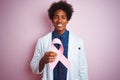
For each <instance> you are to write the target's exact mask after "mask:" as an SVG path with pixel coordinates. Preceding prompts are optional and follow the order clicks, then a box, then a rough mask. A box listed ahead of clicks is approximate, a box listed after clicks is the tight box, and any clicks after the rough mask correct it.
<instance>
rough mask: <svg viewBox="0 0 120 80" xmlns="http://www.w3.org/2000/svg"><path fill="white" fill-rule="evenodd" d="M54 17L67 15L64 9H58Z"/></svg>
mask: <svg viewBox="0 0 120 80" xmlns="http://www.w3.org/2000/svg"><path fill="white" fill-rule="evenodd" d="M54 15H66V12H65V11H64V10H62V9H58V10H56V11H55V12H54Z"/></svg>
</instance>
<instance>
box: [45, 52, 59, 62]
mask: <svg viewBox="0 0 120 80" xmlns="http://www.w3.org/2000/svg"><path fill="white" fill-rule="evenodd" d="M56 56H57V53H55V52H52V51H50V52H46V53H45V55H44V57H43V61H44V63H45V64H47V63H50V62H53V61H55V59H56Z"/></svg>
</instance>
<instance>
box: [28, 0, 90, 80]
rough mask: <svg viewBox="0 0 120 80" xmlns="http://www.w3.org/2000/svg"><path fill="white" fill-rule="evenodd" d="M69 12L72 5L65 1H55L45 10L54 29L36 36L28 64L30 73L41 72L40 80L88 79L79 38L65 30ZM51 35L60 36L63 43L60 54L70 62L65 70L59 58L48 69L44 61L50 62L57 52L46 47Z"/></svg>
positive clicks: (69, 16)
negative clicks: (52, 68)
mask: <svg viewBox="0 0 120 80" xmlns="http://www.w3.org/2000/svg"><path fill="white" fill-rule="evenodd" d="M72 13H73V8H72V6H71V5H70V4H68V3H67V2H66V1H59V2H55V3H53V4H52V5H51V6H50V8H49V10H48V14H49V18H50V19H51V21H52V23H53V25H54V31H51V32H50V33H48V34H47V35H45V36H43V37H42V38H40V39H38V42H37V45H36V49H35V52H34V56H33V59H32V61H31V63H30V66H31V69H32V71H33V72H34V73H36V74H42V75H43V76H42V80H88V73H87V62H86V57H85V50H84V45H83V40H82V39H81V38H79V37H78V36H76V35H75V34H73V33H71V32H69V31H68V30H67V29H66V25H67V23H68V21H69V20H70V19H71V16H72ZM55 38H58V39H60V40H61V42H62V44H63V47H64V51H63V55H64V56H65V57H66V58H67V59H68V60H69V61H70V68H69V69H67V68H66V66H65V65H63V63H62V62H61V61H59V62H58V63H57V65H56V66H55V68H54V70H51V69H50V65H49V64H48V63H51V62H54V61H55V60H56V57H57V55H58V53H56V52H54V51H51V50H50V45H51V43H52V40H53V39H55ZM54 46H56V48H57V49H59V48H60V45H59V44H54Z"/></svg>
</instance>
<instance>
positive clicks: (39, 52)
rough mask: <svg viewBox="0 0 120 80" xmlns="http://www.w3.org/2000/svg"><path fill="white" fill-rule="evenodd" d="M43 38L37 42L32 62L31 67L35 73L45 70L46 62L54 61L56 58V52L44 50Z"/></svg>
mask: <svg viewBox="0 0 120 80" xmlns="http://www.w3.org/2000/svg"><path fill="white" fill-rule="evenodd" d="M42 41H43V40H41V39H40V40H39V41H38V42H37V45H36V48H35V52H34V56H33V58H32V61H31V63H30V67H31V69H32V72H33V73H35V74H41V73H42V72H43V69H44V66H45V64H47V63H49V62H53V61H54V60H55V58H56V55H57V54H56V53H54V52H52V51H49V52H43V42H42Z"/></svg>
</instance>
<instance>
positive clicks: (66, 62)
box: [49, 38, 70, 70]
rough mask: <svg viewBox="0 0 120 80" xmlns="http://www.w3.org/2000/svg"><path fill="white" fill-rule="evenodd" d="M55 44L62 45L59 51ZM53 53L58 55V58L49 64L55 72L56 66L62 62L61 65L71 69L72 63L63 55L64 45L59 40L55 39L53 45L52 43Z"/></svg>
mask: <svg viewBox="0 0 120 80" xmlns="http://www.w3.org/2000/svg"><path fill="white" fill-rule="evenodd" d="M54 44H60V48H59V50H58V49H57V48H56V47H55V46H54ZM51 51H53V52H56V53H57V57H56V59H55V61H54V62H51V63H49V65H50V68H51V69H52V70H53V69H54V68H55V66H56V65H57V63H58V61H61V63H62V64H63V65H64V66H65V67H66V68H67V69H69V68H70V61H69V60H68V59H67V58H66V57H65V56H64V55H63V51H64V48H63V45H62V42H61V41H60V40H59V39H58V38H55V39H53V41H52V43H51Z"/></svg>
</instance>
